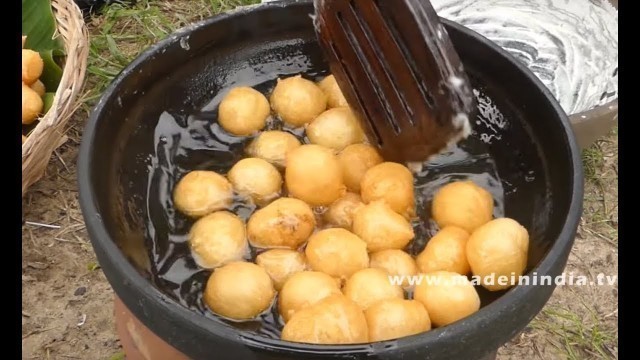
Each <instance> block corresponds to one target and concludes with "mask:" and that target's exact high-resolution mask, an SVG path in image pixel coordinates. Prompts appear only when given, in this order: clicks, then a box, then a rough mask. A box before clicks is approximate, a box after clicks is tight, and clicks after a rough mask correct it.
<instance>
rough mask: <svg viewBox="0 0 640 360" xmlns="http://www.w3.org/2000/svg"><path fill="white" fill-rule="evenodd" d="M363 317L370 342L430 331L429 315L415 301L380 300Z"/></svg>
mask: <svg viewBox="0 0 640 360" xmlns="http://www.w3.org/2000/svg"><path fill="white" fill-rule="evenodd" d="M364 316H365V317H366V318H367V327H368V328H369V341H370V342H376V341H384V340H392V339H399V338H401V337H405V336H411V335H415V334H420V333H423V332H425V331H429V330H431V320H430V319H429V314H428V313H427V310H426V309H425V308H424V306H423V305H422V304H421V303H420V302H419V301H416V300H404V299H386V300H382V301H379V302H377V303H375V304H373V305H371V306H370V307H369V308H368V309H367V310H365V312H364Z"/></svg>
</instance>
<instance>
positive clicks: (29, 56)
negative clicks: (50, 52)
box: [22, 49, 44, 85]
mask: <svg viewBox="0 0 640 360" xmlns="http://www.w3.org/2000/svg"><path fill="white" fill-rule="evenodd" d="M42 70H44V61H42V58H41V57H40V54H39V53H37V52H36V51H33V50H29V49H22V82H24V83H25V84H27V85H31V84H33V83H34V82H36V80H38V79H39V78H40V76H41V75H42Z"/></svg>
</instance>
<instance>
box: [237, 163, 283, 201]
mask: <svg viewBox="0 0 640 360" xmlns="http://www.w3.org/2000/svg"><path fill="white" fill-rule="evenodd" d="M227 177H228V178H229V181H231V184H232V185H233V188H234V189H235V191H236V192H237V193H238V194H241V195H245V196H248V197H250V198H251V199H253V201H255V203H256V204H258V205H265V204H268V203H269V202H270V201H271V200H273V199H275V198H277V197H279V196H280V190H281V189H282V175H280V172H279V171H278V169H276V168H275V167H274V166H273V165H271V164H270V163H269V162H267V161H266V160H262V159H259V158H247V159H242V160H240V161H238V162H237V163H236V164H235V165H233V167H232V168H231V170H229V173H228V174H227Z"/></svg>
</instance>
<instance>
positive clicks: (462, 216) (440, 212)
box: [431, 181, 493, 233]
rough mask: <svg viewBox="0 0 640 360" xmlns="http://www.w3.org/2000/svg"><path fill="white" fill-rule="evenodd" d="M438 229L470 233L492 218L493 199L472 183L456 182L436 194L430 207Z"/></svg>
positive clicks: (485, 191)
mask: <svg viewBox="0 0 640 360" xmlns="http://www.w3.org/2000/svg"><path fill="white" fill-rule="evenodd" d="M431 213H432V214H433V219H434V220H435V221H436V223H437V224H438V226H440V228H444V227H446V226H457V227H459V228H462V229H464V230H466V231H467V232H469V233H472V232H473V231H474V230H475V229H477V228H478V227H480V226H482V225H484V224H486V223H488V222H489V221H491V218H492V217H493V197H492V196H491V193H489V192H488V191H487V190H485V189H484V188H482V187H480V186H478V185H476V184H475V183H474V182H472V181H456V182H452V183H450V184H447V185H445V186H443V187H442V188H440V190H438V191H437V192H436V195H435V196H434V198H433V203H432V205H431Z"/></svg>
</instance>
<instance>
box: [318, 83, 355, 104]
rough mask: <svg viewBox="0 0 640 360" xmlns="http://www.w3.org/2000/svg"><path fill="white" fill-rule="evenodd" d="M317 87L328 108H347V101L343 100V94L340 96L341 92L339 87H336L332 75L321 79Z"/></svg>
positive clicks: (336, 84)
mask: <svg viewBox="0 0 640 360" xmlns="http://www.w3.org/2000/svg"><path fill="white" fill-rule="evenodd" d="M318 86H319V87H320V89H321V90H322V92H324V94H325V95H326V96H327V105H328V106H329V107H330V108H337V107H343V106H349V103H347V99H345V98H344V94H342V90H340V86H338V82H337V81H336V78H335V77H334V76H333V75H329V76H327V77H325V78H324V79H322V80H321V81H320V82H319V83H318Z"/></svg>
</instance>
